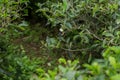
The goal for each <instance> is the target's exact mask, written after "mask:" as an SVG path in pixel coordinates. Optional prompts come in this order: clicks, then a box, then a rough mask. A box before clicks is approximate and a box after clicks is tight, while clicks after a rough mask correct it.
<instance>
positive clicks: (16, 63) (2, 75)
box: [0, 36, 38, 80]
mask: <svg viewBox="0 0 120 80" xmlns="http://www.w3.org/2000/svg"><path fill="white" fill-rule="evenodd" d="M31 61H32V62H31ZM0 64H1V65H0V79H2V80H8V79H9V80H28V79H29V78H30V77H31V76H33V74H35V72H36V69H37V68H38V61H37V59H35V60H34V59H33V60H30V59H29V58H28V57H27V56H26V55H25V51H24V49H23V47H22V46H21V47H18V46H15V45H12V44H11V43H10V42H9V40H7V39H6V38H5V37H4V36H3V37H2V36H0Z"/></svg>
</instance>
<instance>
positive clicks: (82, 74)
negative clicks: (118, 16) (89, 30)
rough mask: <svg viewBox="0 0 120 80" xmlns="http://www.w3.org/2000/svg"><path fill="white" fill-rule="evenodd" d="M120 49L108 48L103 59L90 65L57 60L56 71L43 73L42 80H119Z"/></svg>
mask: <svg viewBox="0 0 120 80" xmlns="http://www.w3.org/2000/svg"><path fill="white" fill-rule="evenodd" d="M119 55H120V47H119V46H113V47H109V48H108V49H107V50H106V51H105V52H104V53H103V57H104V59H97V60H95V61H93V63H91V64H87V63H86V64H85V63H84V64H83V65H81V66H79V63H78V62H79V61H78V60H74V61H70V60H68V61H66V60H65V59H59V63H60V65H59V66H58V68H57V69H55V70H53V71H50V70H48V73H44V71H43V73H44V76H41V77H40V79H42V80H119V77H120V74H119V70H120V59H119ZM41 71H42V70H41Z"/></svg>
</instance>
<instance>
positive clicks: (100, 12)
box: [36, 0, 120, 56]
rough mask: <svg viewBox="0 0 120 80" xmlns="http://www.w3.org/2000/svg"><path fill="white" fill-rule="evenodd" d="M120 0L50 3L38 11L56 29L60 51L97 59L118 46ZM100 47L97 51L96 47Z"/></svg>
mask: <svg viewBox="0 0 120 80" xmlns="http://www.w3.org/2000/svg"><path fill="white" fill-rule="evenodd" d="M119 3H120V2H119V0H112V1H111V0H99V1H98V0H74V1H73V0H59V1H50V0H47V1H45V2H44V3H38V4H37V5H38V7H39V9H38V10H37V11H36V12H37V14H39V15H40V16H41V17H44V18H46V19H47V23H46V24H50V25H49V26H50V27H51V28H52V29H53V28H54V27H57V28H58V30H59V34H58V35H59V36H58V35H56V36H57V39H58V40H59V41H60V43H61V45H60V46H59V48H61V49H64V50H67V51H77V52H78V53H84V54H85V53H88V54H94V53H96V54H94V56H98V55H99V53H101V51H103V49H104V48H105V47H107V46H113V45H119V44H120V43H119V37H120V34H119V33H120V32H119V24H120V21H119V18H120V10H119V6H120V4H119ZM96 47H97V48H96Z"/></svg>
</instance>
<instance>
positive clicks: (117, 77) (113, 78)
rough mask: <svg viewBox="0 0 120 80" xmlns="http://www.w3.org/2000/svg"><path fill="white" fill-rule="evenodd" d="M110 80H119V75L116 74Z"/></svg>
mask: <svg viewBox="0 0 120 80" xmlns="http://www.w3.org/2000/svg"><path fill="white" fill-rule="evenodd" d="M110 80H120V74H116V75H114V76H112V77H111V78H110Z"/></svg>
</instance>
